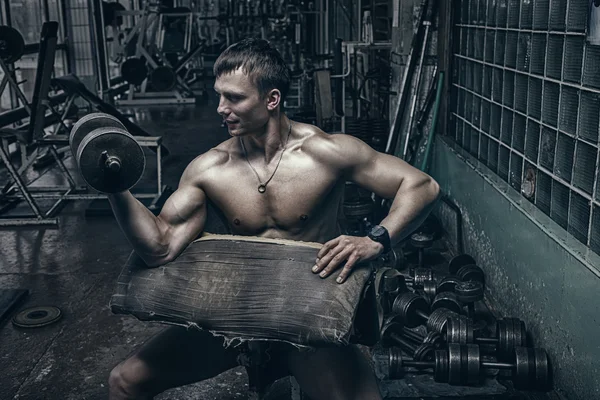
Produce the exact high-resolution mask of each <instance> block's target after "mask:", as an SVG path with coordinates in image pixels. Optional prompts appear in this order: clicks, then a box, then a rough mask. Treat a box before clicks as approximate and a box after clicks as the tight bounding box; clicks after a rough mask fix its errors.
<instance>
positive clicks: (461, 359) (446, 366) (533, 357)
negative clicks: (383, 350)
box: [382, 344, 550, 391]
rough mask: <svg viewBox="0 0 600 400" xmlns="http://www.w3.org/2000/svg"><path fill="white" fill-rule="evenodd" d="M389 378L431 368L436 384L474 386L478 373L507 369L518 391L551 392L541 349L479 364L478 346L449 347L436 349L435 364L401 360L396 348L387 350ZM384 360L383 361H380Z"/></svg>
mask: <svg viewBox="0 0 600 400" xmlns="http://www.w3.org/2000/svg"><path fill="white" fill-rule="evenodd" d="M387 353H388V354H387V355H388V357H387V358H388V360H387V364H388V370H387V374H386V375H387V378H388V379H399V378H401V377H402V376H403V375H404V372H405V371H404V368H405V367H412V368H419V369H425V368H432V369H433V379H434V380H435V381H436V382H444V383H449V384H451V385H474V384H477V383H479V381H480V379H481V370H482V369H483V368H485V369H499V370H510V371H511V372H512V381H513V384H514V386H515V388H516V389H518V390H539V391H547V390H549V389H550V363H549V361H548V354H547V353H546V350H544V349H541V348H536V349H534V348H526V347H517V348H515V349H514V352H513V355H512V361H511V362H510V363H504V362H496V361H481V354H480V351H479V346H477V345H476V344H468V345H460V344H449V345H448V350H436V351H435V360H434V361H417V360H412V359H403V358H402V353H401V352H400V351H399V350H398V349H395V348H390V349H388V352H387ZM382 361H383V360H382Z"/></svg>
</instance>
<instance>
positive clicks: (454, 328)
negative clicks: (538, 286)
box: [446, 316, 527, 360]
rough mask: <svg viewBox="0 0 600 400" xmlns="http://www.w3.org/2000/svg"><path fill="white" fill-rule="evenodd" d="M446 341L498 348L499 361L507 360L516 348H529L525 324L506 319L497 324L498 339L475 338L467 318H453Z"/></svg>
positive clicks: (516, 319)
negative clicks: (488, 345)
mask: <svg viewBox="0 0 600 400" xmlns="http://www.w3.org/2000/svg"><path fill="white" fill-rule="evenodd" d="M446 341H447V342H448V343H457V344H470V343H475V344H490V345H494V346H496V354H497V356H498V359H500V360H507V359H508V357H510V356H511V354H512V352H513V350H514V349H515V348H516V347H526V346H527V330H526V328H525V322H523V321H521V320H520V319H518V318H504V319H499V320H498V321H497V322H496V337H491V338H486V337H475V334H474V329H473V323H472V321H471V320H470V319H469V318H467V317H465V316H452V317H450V318H448V322H447V325H446Z"/></svg>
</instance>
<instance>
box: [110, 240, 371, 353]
mask: <svg viewBox="0 0 600 400" xmlns="http://www.w3.org/2000/svg"><path fill="white" fill-rule="evenodd" d="M320 247H321V245H320V244H318V243H305V242H295V241H287V240H272V239H264V238H258V237H245V236H231V235H208V236H205V237H203V238H201V239H199V240H196V241H195V242H193V243H191V244H190V246H189V247H188V248H187V249H186V250H185V251H184V252H183V253H182V254H181V255H180V256H179V257H178V258H177V259H176V260H174V261H173V262H171V263H168V264H165V265H164V266H161V267H158V268H147V267H146V266H145V265H144V263H143V262H142V261H141V259H140V258H139V257H137V256H136V255H135V254H132V255H131V256H130V258H129V260H128V262H127V263H126V265H125V267H124V268H123V271H122V272H121V275H120V277H119V279H118V284H117V289H116V293H115V294H114V295H113V297H112V299H111V303H110V305H111V309H112V311H113V312H114V313H119V314H131V315H134V316H135V317H137V318H139V319H140V320H144V321H162V322H167V323H174V324H180V325H184V326H197V327H199V328H202V329H206V330H209V331H211V332H213V333H214V334H218V335H222V336H224V337H225V338H226V339H227V341H233V340H234V339H239V340H242V341H243V340H252V339H254V340H280V341H287V342H290V343H294V344H297V345H301V346H319V345H328V344H329V345H331V344H337V345H343V344H347V343H349V342H350V339H351V336H352V335H353V331H354V330H353V323H354V319H355V316H356V312H357V307H358V305H359V303H360V301H361V298H362V297H363V294H364V293H365V289H366V287H367V286H368V282H369V281H370V277H371V276H372V273H371V268H370V266H368V265H361V266H357V267H356V268H355V270H354V272H353V273H352V274H351V275H350V277H349V278H348V280H347V281H346V282H345V283H343V284H338V283H336V282H335V278H336V277H337V274H333V275H331V276H330V277H328V278H326V279H322V278H320V277H319V276H318V275H316V274H313V273H312V272H311V270H310V269H311V268H312V266H313V265H314V263H315V259H316V256H317V253H318V251H319V249H320Z"/></svg>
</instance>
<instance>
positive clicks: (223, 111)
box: [217, 97, 228, 115]
mask: <svg viewBox="0 0 600 400" xmlns="http://www.w3.org/2000/svg"><path fill="white" fill-rule="evenodd" d="M217 113H219V115H226V114H227V113H228V112H227V104H226V103H225V101H224V100H223V98H222V97H221V98H219V105H218V106H217Z"/></svg>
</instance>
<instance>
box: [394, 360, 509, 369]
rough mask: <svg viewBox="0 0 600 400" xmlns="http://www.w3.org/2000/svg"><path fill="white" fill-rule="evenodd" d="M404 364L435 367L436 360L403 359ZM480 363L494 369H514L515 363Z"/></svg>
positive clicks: (416, 366)
mask: <svg viewBox="0 0 600 400" xmlns="http://www.w3.org/2000/svg"><path fill="white" fill-rule="evenodd" d="M402 365H403V366H405V367H414V368H435V361H415V360H402ZM479 365H480V366H481V367H482V368H493V369H513V368H515V364H510V363H500V362H492V361H481V362H480V363H479Z"/></svg>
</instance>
